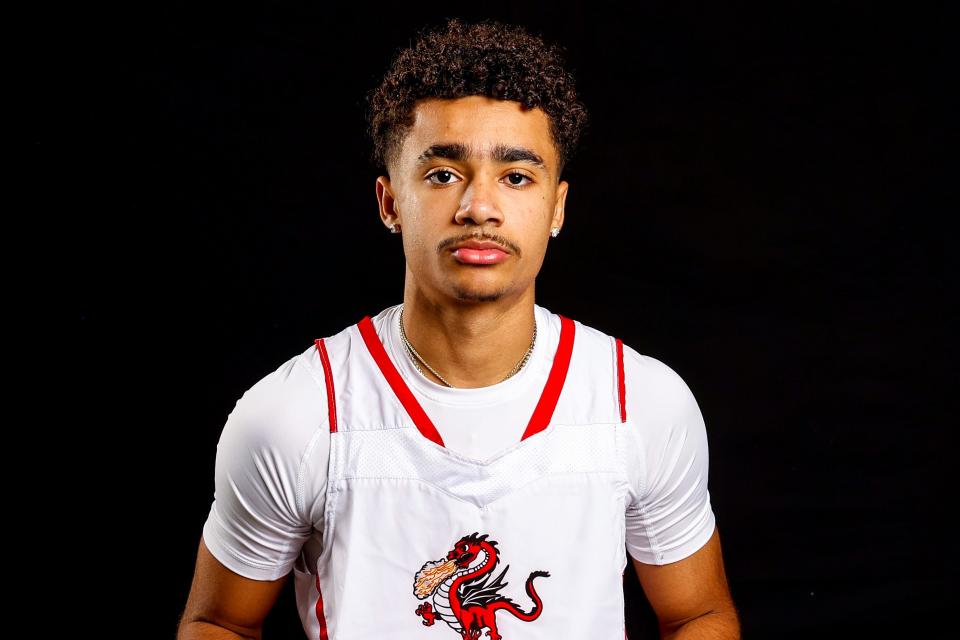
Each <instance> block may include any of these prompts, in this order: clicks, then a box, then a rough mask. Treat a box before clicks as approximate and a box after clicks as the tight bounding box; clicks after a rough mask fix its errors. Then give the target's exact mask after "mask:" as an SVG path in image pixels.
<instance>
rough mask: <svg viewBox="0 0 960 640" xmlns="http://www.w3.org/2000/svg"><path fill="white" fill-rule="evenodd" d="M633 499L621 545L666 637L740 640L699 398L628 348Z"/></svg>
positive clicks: (665, 370)
mask: <svg viewBox="0 0 960 640" xmlns="http://www.w3.org/2000/svg"><path fill="white" fill-rule="evenodd" d="M624 356H625V362H624V366H625V381H626V390H627V420H628V421H627V424H626V427H627V428H626V429H625V430H624V439H623V445H624V446H625V447H626V448H627V452H626V453H627V455H626V459H627V460H628V461H629V463H628V464H629V466H628V468H627V475H628V477H629V480H630V493H631V495H630V502H629V504H628V505H627V510H626V513H625V517H626V543H627V551H628V552H629V556H630V559H631V560H632V563H633V566H634V569H635V570H636V572H637V577H638V578H639V580H640V584H641V586H642V587H643V590H644V593H645V594H646V596H647V600H648V601H649V602H650V605H651V607H652V608H653V610H654V612H655V613H656V615H657V619H658V622H659V626H660V633H661V636H662V637H663V638H666V639H670V640H680V639H684V638H686V639H690V640H694V639H697V638H704V639H706V638H710V639H718V640H738V639H739V638H740V628H739V621H738V617H737V611H736V609H735V607H734V604H733V600H732V597H731V594H730V590H729V587H728V585H727V579H726V574H725V572H724V566H723V558H722V554H721V550H720V535H719V531H718V529H717V526H716V518H715V516H714V513H713V509H712V507H711V505H710V493H709V491H708V487H707V479H708V472H709V448H708V442H707V431H706V425H705V423H704V420H703V415H702V414H701V412H700V407H699V406H698V404H697V401H696V398H694V396H693V393H692V392H691V390H690V388H689V387H688V386H687V384H686V383H685V382H684V381H683V379H681V378H680V376H679V375H678V374H677V373H676V372H675V371H673V370H672V369H671V368H670V367H668V366H667V365H665V364H664V363H662V362H660V361H659V360H657V359H655V358H651V357H649V356H643V355H640V354H638V353H637V352H636V351H634V350H633V349H631V348H629V347H627V346H626V345H625V348H624Z"/></svg>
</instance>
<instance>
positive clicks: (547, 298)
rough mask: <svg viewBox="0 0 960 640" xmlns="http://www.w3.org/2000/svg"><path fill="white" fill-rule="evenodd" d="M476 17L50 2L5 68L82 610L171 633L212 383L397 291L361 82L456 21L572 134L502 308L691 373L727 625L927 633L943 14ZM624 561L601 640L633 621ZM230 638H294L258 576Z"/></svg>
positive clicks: (933, 621)
mask: <svg viewBox="0 0 960 640" xmlns="http://www.w3.org/2000/svg"><path fill="white" fill-rule="evenodd" d="M768 5H775V6H768ZM492 6H495V7H496V8H495V9H493V8H491V9H489V10H484V11H483V12H480V11H479V10H470V9H469V8H466V7H463V6H460V5H456V4H450V3H425V4H417V5H411V6H404V7H395V8H394V9H393V10H386V9H384V8H382V7H374V6H368V5H363V4H360V3H356V4H353V5H351V6H350V7H339V8H333V7H323V6H321V5H320V4H319V3H303V4H300V5H287V6H286V7H285V8H283V9H280V8H279V5H276V4H274V5H272V6H271V7H269V8H268V7H267V6H266V5H263V6H258V7H256V8H251V7H252V5H245V8H243V9H238V8H237V7H235V6H227V5H224V6H214V5H204V6H203V7H200V6H199V5H196V4H175V3H173V4H170V3H168V4H163V5H159V4H157V5H149V4H146V5H137V8H136V9H131V8H127V9H124V10H117V11H116V12H114V13H111V14H110V15H107V14H106V12H104V13H103V14H96V15H94V14H89V15H85V16H84V19H85V20H84V22H83V27H82V28H81V27H80V26H79V24H80V23H79V22H78V23H77V26H76V28H75V29H74V26H73V25H69V24H67V25H66V26H63V27H61V28H62V29H63V31H64V34H63V35H64V36H65V39H64V40H62V41H60V44H64V45H65V46H62V47H52V48H51V49H50V50H49V51H48V52H47V54H46V58H44V59H43V60H41V61H40V62H50V61H52V60H54V59H55V60H56V61H57V67H58V69H59V71H60V73H58V74H57V75H56V76H53V77H48V76H39V75H38V76H37V78H35V79H34V82H36V83H37V85H36V87H35V88H37V89H45V90H51V87H50V86H43V85H46V84H48V83H54V82H55V83H56V85H55V87H52V89H53V90H54V93H56V94H57V95H58V96H59V97H60V100H59V101H57V100H54V101H48V102H46V103H44V104H43V106H41V107H39V108H38V113H37V115H40V116H42V117H44V118H46V119H47V121H48V122H50V123H54V124H55V126H51V127H50V128H49V129H48V128H39V129H38V130H37V131H36V135H35V138H34V140H33V142H34V145H33V149H34V151H36V152H38V153H39V157H41V158H42V159H43V160H44V162H48V163H49V166H50V167H52V169H53V171H56V172H57V173H58V174H59V175H60V176H61V178H60V180H59V182H58V183H57V185H56V187H53V186H51V187H49V188H48V189H46V191H45V192H41V193H39V194H38V195H39V196H40V198H41V199H42V201H48V202H57V203H63V202H67V201H69V202H70V203H74V204H75V203H82V204H83V205H84V206H85V207H87V208H88V209H89V211H90V212H91V213H89V214H87V215H83V216H80V215H70V216H67V215H63V217H62V218H56V220H57V224H56V228H55V230H53V231H54V232H53V233H51V234H50V238H51V242H52V243H53V245H52V246H53V247H54V248H55V249H56V251H57V253H58V255H59V256H61V257H63V258H64V259H65V262H64V263H63V264H64V265H65V268H64V269H63V270H62V274H61V277H62V280H61V281H60V283H59V287H58V292H59V293H60V294H62V295H61V297H60V298H59V300H60V301H61V302H63V303H64V307H63V308H64V309H66V311H67V313H68V314H69V316H68V319H69V323H68V329H67V331H68V333H67V334H66V338H67V339H68V340H69V344H70V345H71V350H72V351H73V356H72V357H73V358H75V359H76V361H77V362H81V363H82V370H83V374H82V375H80V376H79V379H78V380H75V381H74V384H73V389H72V393H75V395H74V396H71V397H73V401H74V403H75V405H74V406H75V407H76V408H77V409H78V411H79V415H80V416H81V418H80V419H82V420H86V421H88V423H89V424H95V425H96V428H94V429H88V430H86V432H85V435H84V437H83V439H82V440H80V439H78V440H77V442H76V445H77V446H80V447H83V448H84V449H85V450H89V451H90V452H92V453H93V456H94V459H95V460H96V463H95V464H93V465H88V466H87V468H86V469H85V474H86V475H85V477H86V478H89V480H90V481H91V482H92V483H93V487H94V488H95V493H94V494H87V495H88V496H90V495H95V496H96V497H93V498H91V497H87V498H84V499H83V500H78V501H77V502H75V503H74V504H72V505H71V506H72V507H74V508H75V511H76V513H77V514H80V517H82V518H84V519H85V520H86V522H88V523H89V532H90V538H91V540H93V539H96V540H97V541H100V542H103V541H104V539H107V540H109V541H110V544H109V545H107V548H106V549H105V550H104V552H103V555H102V556H100V560H101V563H106V566H108V567H110V569H109V572H110V575H114V576H122V579H121V580H119V581H115V582H113V586H112V588H111V590H110V597H111V598H113V599H114V600H113V604H112V605H111V607H110V610H111V614H112V615H113V616H115V617H116V619H117V620H120V619H123V620H126V619H129V620H130V621H133V622H134V624H136V625H137V631H136V632H135V633H133V634H129V635H131V636H134V637H138V638H141V637H142V638H147V637H151V638H152V637H156V638H173V637H174V634H175V629H176V624H177V621H178V617H179V615H180V612H181V610H182V607H183V605H184V603H185V601H186V597H187V593H188V590H189V586H190V580H191V577H192V572H193V562H194V560H195V557H196V549H197V544H198V541H199V536H200V532H201V528H202V525H203V522H204V519H205V518H206V515H207V512H208V510H209V507H210V502H211V500H212V497H213V470H214V464H213V463H214V455H215V451H216V442H217V440H218V438H219V434H220V430H221V429H222V427H223V424H224V421H225V419H226V416H227V414H228V413H229V411H230V410H232V408H233V406H234V403H235V402H236V400H237V399H238V398H239V397H240V395H241V394H242V393H243V391H244V390H245V389H247V388H249V387H250V386H251V385H252V384H253V383H254V382H256V381H257V380H258V379H259V378H261V377H262V376H263V375H265V374H267V373H268V372H270V371H272V370H273V369H275V368H276V367H277V366H279V364H280V363H281V362H283V361H284V360H286V359H287V358H289V357H291V356H292V355H294V354H296V353H298V352H299V351H302V350H303V349H305V348H306V347H307V346H309V344H310V343H311V342H312V341H313V339H314V338H317V337H323V336H328V335H332V334H334V333H336V332H338V331H340V330H341V329H342V328H344V327H345V326H347V325H348V324H351V323H354V322H356V321H357V320H359V319H360V318H361V317H363V316H364V315H368V314H369V315H371V316H372V315H374V314H376V313H377V312H379V311H380V310H381V309H383V308H384V307H386V306H388V305H392V304H396V303H398V302H400V301H401V299H402V288H403V270H404V269H403V268H404V264H403V255H402V251H401V247H400V241H399V240H398V236H393V235H391V234H389V233H388V232H387V231H386V230H385V229H384V228H383V226H382V223H381V222H380V220H379V217H378V214H377V207H376V200H375V191H374V180H375V178H376V176H377V175H378V174H377V171H376V168H375V167H373V166H372V165H370V164H369V162H368V160H367V158H368V154H369V151H370V146H369V142H368V140H367V139H366V138H365V136H364V126H365V123H364V121H363V108H364V107H363V95H364V93H365V92H366V91H367V90H368V89H370V88H371V87H373V86H375V85H376V84H377V82H378V81H379V79H380V78H381V76H382V74H383V73H384V71H385V70H386V67H387V64H388V62H389V60H390V59H391V57H392V55H393V53H394V52H395V51H396V49H397V48H398V47H401V46H406V45H407V44H408V43H409V42H410V40H411V39H412V38H413V37H414V36H415V33H416V31H417V30H418V29H420V28H422V27H424V26H427V25H429V24H436V23H438V22H440V21H441V20H442V19H443V18H445V17H449V16H454V15H456V16H460V17H463V18H466V19H471V18H481V17H491V18H497V19H501V20H505V21H510V22H517V23H521V24H524V25H526V26H527V27H528V28H530V29H531V30H532V31H534V32H537V33H540V34H542V35H543V36H545V37H546V38H547V39H548V40H550V41H554V42H559V43H560V44H561V45H562V46H564V48H565V50H566V52H567V60H568V61H569V63H570V67H571V68H572V70H573V72H574V74H575V75H576V77H577V78H578V86H579V88H580V90H581V93H582V96H583V99H584V101H585V102H586V104H587V106H588V108H589V110H590V114H591V125H590V128H589V129H588V131H587V133H586V134H585V137H584V139H583V142H582V145H581V147H580V150H579V152H578V154H577V156H576V157H575V158H574V160H573V161H572V162H571V164H570V165H569V166H568V168H567V171H566V173H565V176H564V178H565V179H566V180H568V181H569V182H570V192H569V196H568V199H567V217H566V221H565V225H564V229H563V232H562V233H561V235H560V236H559V237H558V238H556V239H553V240H551V242H550V248H549V250H548V253H547V258H546V261H545V263H544V266H543V269H542V271H541V273H540V276H539V278H538V280H537V303H538V304H540V305H542V306H545V307H547V308H548V309H550V310H551V311H554V312H557V313H562V314H563V315H566V316H568V317H573V318H576V319H577V320H579V321H581V322H583V323H585V324H588V325H591V326H594V327H596V328H598V329H600V330H602V331H604V332H606V333H609V334H611V335H616V336H618V337H621V338H622V339H623V340H624V341H625V342H626V343H627V344H629V345H631V346H632V347H634V348H635V349H637V350H638V351H639V352H641V353H645V354H647V355H651V356H654V357H656V358H658V359H660V360H662V361H664V362H665V363H666V364H668V365H669V366H670V367H671V368H673V369H674V370H675V371H676V372H677V373H679V374H680V375H681V376H682V377H683V379H684V380H685V381H686V382H687V384H688V385H689V386H690V388H691V389H692V391H693V392H694V395H695V396H696V398H697V400H698V402H699V404H700V407H701V410H702V412H703V414H704V417H705V419H706V423H707V429H708V435H709V442H710V452H711V465H710V492H711V498H712V503H713V507H714V510H715V512H716V514H717V520H718V525H719V528H720V531H721V534H722V540H723V547H724V553H725V559H726V565H727V573H728V577H729V579H730V584H731V589H732V592H733V595H734V598H735V600H736V603H737V605H738V607H739V609H740V611H741V615H742V622H743V628H744V636H745V637H754V638H773V637H777V638H785V637H790V638H793V637H796V638H800V637H805V638H806V637H849V636H851V635H861V634H865V635H869V634H873V635H884V636H887V635H896V636H901V637H917V636H916V635H915V634H916V633H919V632H921V631H932V630H939V629H943V628H948V627H949V626H951V625H949V624H948V621H947V620H946V611H947V603H948V601H949V600H952V598H950V595H951V593H950V585H951V584H952V581H953V580H954V578H955V576H956V563H955V560H954V557H953V549H952V547H951V546H950V542H951V537H952V536H951V534H952V530H950V529H949V528H948V527H947V525H946V522H948V520H949V517H950V515H952V511H953V510H954V509H955V502H956V501H955V499H954V498H953V490H952V487H949V490H948V485H949V482H950V480H949V478H951V475H952V474H950V471H951V470H952V469H951V466H952V462H953V459H954V455H953V438H952V427H953V426H954V424H955V421H953V420H950V419H949V418H948V417H947V412H948V410H949V409H951V408H952V405H953V401H952V400H950V398H952V397H953V395H952V394H951V393H950V392H951V391H953V389H954V388H955V382H956V376H955V374H954V373H953V369H952V368H948V359H947V355H946V352H947V347H948V336H947V331H946V330H947V327H948V326H951V325H953V324H954V323H953V320H954V319H955V316H949V315H948V311H947V308H946V297H947V290H948V279H950V278H949V275H951V274H948V273H947V271H946V270H947V268H948V267H947V255H946V253H947V250H946V247H947V242H948V235H949V234H948V233H947V232H946V229H945V228H944V226H943V225H944V224H945V222H946V221H947V220H948V219H949V215H948V214H949V213H950V212H951V211H952V209H953V208H952V206H951V205H952V198H950V199H947V200H941V199H940V198H937V197H935V196H934V193H935V191H936V189H937V188H938V187H940V186H941V184H942V183H941V181H940V178H939V177H938V175H937V174H938V172H940V171H941V170H942V166H943V164H942V163H943V160H944V158H946V155H947V152H948V151H947V150H949V151H952V149H949V148H948V147H947V146H946V143H945V142H943V136H944V135H945V131H944V129H943V128H942V126H941V122H945V120H946V119H945V118H943V116H944V114H946V107H945V104H944V102H945V96H946V89H945V88H944V87H946V86H949V85H950V84H955V82H954V81H951V80H949V79H948V78H949V76H951V75H953V74H951V73H947V72H945V71H943V70H942V69H939V62H940V61H941V58H942V57H943V56H944V55H945V52H944V51H943V48H942V43H941V41H940V39H939V38H938V37H937V36H936V35H935V34H937V33H938V32H939V29H940V26H941V25H942V24H943V18H942V17H940V16H937V15H934V14H933V13H930V14H929V15H926V14H921V13H920V12H918V11H916V10H912V11H911V12H910V13H909V15H908V14H904V13H894V12H892V11H890V12H884V11H883V10H881V9H879V8H878V7H877V6H874V5H873V3H866V2H863V3H853V2H848V3H837V4H834V5H833V6H829V7H820V8H814V7H813V6H812V5H810V4H808V3H787V4H784V3H753V4H743V3H714V4H713V5H705V6H697V5H691V4H685V5H682V6H681V5H678V4H677V3H672V2H646V3H642V5H641V6H640V7H639V8H634V9H633V10H631V11H630V12H629V13H626V12H624V10H623V9H621V8H615V7H614V6H612V5H611V6H603V5H601V4H600V3H596V2H589V3H567V4H565V5H561V4H556V3H547V2H525V3H516V4H506V3H505V4H502V5H500V4H498V5H492ZM475 9H476V8H475ZM66 43H69V46H66ZM68 105H69V108H67V106H68ZM941 119H942V120H941ZM54 130H56V131H57V132H58V133H57V135H54V134H53V133H52V131H54ZM46 198H52V199H50V200H43V199H46ZM951 239H952V238H951ZM950 339H952V338H950ZM118 449H119V450H120V451H122V453H117V451H118ZM97 531H99V532H100V533H94V532H97ZM99 566H103V565H102V564H101V565H99ZM114 572H115V573H114ZM628 577H629V578H630V580H629V582H628V584H627V598H628V607H627V608H628V612H627V620H628V630H629V631H630V632H631V638H634V637H637V638H640V637H651V638H652V637H656V635H655V625H654V622H653V618H652V617H651V612H650V611H649V609H648V608H647V605H646V603H645V601H644V599H643V595H642V592H641V591H640V588H639V585H638V584H637V582H636V579H635V576H634V575H633V573H632V570H628ZM81 595H82V594H81ZM371 606H372V607H374V608H372V609H371V611H372V613H371V615H375V606H376V603H371ZM644 634H646V635H644ZM439 635H442V634H439V633H438V636H439ZM448 635H449V634H448ZM265 637H267V638H299V637H302V631H301V630H300V622H299V619H298V617H297V613H296V609H295V604H294V596H293V590H292V583H288V585H287V587H286V589H285V591H284V593H283V594H282V595H281V597H280V600H279V601H278V604H277V605H276V607H275V608H274V610H273V611H272V612H271V614H270V617H269V618H268V620H267V623H266V627H265Z"/></svg>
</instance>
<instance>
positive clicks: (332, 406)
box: [314, 338, 337, 433]
mask: <svg viewBox="0 0 960 640" xmlns="http://www.w3.org/2000/svg"><path fill="white" fill-rule="evenodd" d="M314 342H315V344H316V345H317V351H319V352H320V362H322V363H323V377H324V379H325V380H326V381H327V412H328V413H329V414H330V433H336V432H337V400H336V397H335V394H334V393H333V369H331V368H330V356H328V355H327V345H326V344H324V342H323V338H317V339H316V340H315V341H314Z"/></svg>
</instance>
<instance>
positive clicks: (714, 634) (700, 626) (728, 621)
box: [660, 610, 740, 640]
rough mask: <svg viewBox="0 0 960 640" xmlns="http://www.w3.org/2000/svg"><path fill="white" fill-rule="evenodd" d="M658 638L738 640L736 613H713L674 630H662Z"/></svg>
mask: <svg viewBox="0 0 960 640" xmlns="http://www.w3.org/2000/svg"><path fill="white" fill-rule="evenodd" d="M660 637H661V638H662V640H740V621H739V619H738V617H737V612H736V611H732V610H730V611H715V612H711V613H707V614H704V615H702V616H699V617H697V618H694V619H693V620H690V621H689V622H687V623H686V624H683V625H681V626H679V627H677V628H676V629H673V630H670V631H667V630H663V629H662V630H661V635H660Z"/></svg>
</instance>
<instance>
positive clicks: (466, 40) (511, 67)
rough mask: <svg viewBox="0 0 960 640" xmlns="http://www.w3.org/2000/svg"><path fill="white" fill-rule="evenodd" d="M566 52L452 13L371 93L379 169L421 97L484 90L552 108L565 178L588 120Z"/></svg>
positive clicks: (390, 158) (512, 29)
mask: <svg viewBox="0 0 960 640" xmlns="http://www.w3.org/2000/svg"><path fill="white" fill-rule="evenodd" d="M562 51H563V50H562V48H561V47H559V46H558V45H555V44H549V45H548V44H546V43H544V41H543V40H542V39H541V38H540V37H538V36H536V35H532V34H530V33H529V32H527V31H526V30H524V28H523V27H520V26H517V25H508V24H503V23H501V22H497V21H494V20H489V19H487V20H483V21H480V22H476V23H473V24H469V23H464V22H462V21H461V20H460V19H458V18H450V19H449V20H447V22H446V24H445V25H444V26H443V27H442V28H439V29H437V28H435V29H433V30H431V31H428V32H426V33H424V32H421V33H419V34H418V39H417V41H416V42H415V43H413V44H412V45H410V46H409V47H407V48H405V49H402V50H401V51H400V52H399V53H398V54H397V55H396V57H395V58H394V61H393V63H392V64H391V66H390V68H389V70H388V71H387V73H386V75H385V76H384V78H383V81H382V82H381V83H380V85H379V86H378V87H376V88H374V89H373V90H371V91H370V92H369V93H368V94H367V96H366V99H367V104H368V109H367V114H366V116H367V124H368V128H367V134H368V135H369V137H370V138H371V139H372V141H373V153H372V155H371V157H370V160H371V161H372V163H373V164H375V165H376V166H377V167H380V168H387V169H389V168H390V167H391V166H393V163H394V161H395V160H396V158H397V155H398V154H399V151H400V148H401V145H402V143H403V139H404V138H405V137H406V135H407V133H408V132H409V131H410V128H411V127H412V126H413V121H414V120H413V116H414V113H413V111H414V108H415V105H416V102H417V100H420V99H428V98H442V99H456V98H462V97H465V96H472V95H480V96H487V97H490V98H496V99H498V100H513V101H516V102H519V103H521V104H522V105H523V107H524V108H526V109H532V108H535V107H540V108H541V109H542V110H543V111H544V112H545V113H546V115H547V117H548V118H549V121H550V135H551V137H552V139H553V144H554V146H555V148H556V150H557V156H558V158H559V167H558V171H557V175H558V176H559V175H560V173H562V171H563V167H564V166H565V165H566V163H567V162H568V160H569V159H570V157H571V156H572V155H573V153H574V151H575V149H576V147H577V143H578V141H579V139H580V136H581V133H582V132H583V131H584V130H585V128H586V125H587V120H588V116H587V110H586V107H585V106H584V105H583V103H582V102H581V101H580V100H579V98H578V96H577V91H576V87H575V84H574V78H573V75H572V74H570V73H569V72H568V71H567V70H566V69H565V68H564V65H563V58H562Z"/></svg>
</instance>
